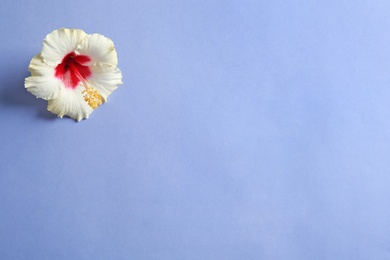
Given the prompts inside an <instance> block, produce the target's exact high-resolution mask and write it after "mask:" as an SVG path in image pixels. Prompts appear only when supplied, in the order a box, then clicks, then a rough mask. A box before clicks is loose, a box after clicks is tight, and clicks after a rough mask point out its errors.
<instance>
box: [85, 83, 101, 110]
mask: <svg viewBox="0 0 390 260" xmlns="http://www.w3.org/2000/svg"><path fill="white" fill-rule="evenodd" d="M84 86H85V89H84V91H83V92H82V93H83V96H84V100H85V102H87V103H88V105H89V106H90V107H91V108H92V109H96V108H98V107H99V106H100V105H101V104H102V103H103V98H102V96H101V95H100V94H99V92H98V91H97V90H96V89H94V88H93V87H89V86H88V85H87V84H84Z"/></svg>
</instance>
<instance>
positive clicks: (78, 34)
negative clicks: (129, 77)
mask: <svg viewBox="0 0 390 260" xmlns="http://www.w3.org/2000/svg"><path fill="white" fill-rule="evenodd" d="M117 64H118V58H117V54H116V51H115V48H114V43H113V42H112V41H111V40H110V39H108V38H106V37H104V36H103V35H101V34H86V33H85V32H84V31H82V30H78V29H65V28H62V29H59V30H55V31H53V32H51V33H49V34H48V35H47V36H46V38H45V39H44V41H43V46H42V51H41V52H40V53H38V54H37V55H36V56H35V57H34V58H32V60H31V62H30V65H29V67H28V70H29V71H30V72H31V76H30V77H28V78H26V80H25V84H24V85H25V87H26V89H27V90H28V91H29V92H31V93H32V94H33V95H35V96H36V97H39V98H43V99H46V100H48V101H49V105H48V107H47V109H48V110H49V111H50V112H52V113H54V114H57V115H58V116H59V117H63V116H64V115H66V116H69V117H71V118H73V119H75V120H77V121H80V120H81V119H83V118H88V116H89V115H90V114H91V113H92V111H93V110H94V109H96V108H97V107H98V106H99V105H101V104H102V103H103V102H106V101H107V97H108V96H109V95H110V94H111V93H112V92H113V91H114V90H115V89H116V88H117V85H118V84H122V73H121V71H120V70H119V69H118V68H117Z"/></svg>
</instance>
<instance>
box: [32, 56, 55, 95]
mask: <svg viewBox="0 0 390 260" xmlns="http://www.w3.org/2000/svg"><path fill="white" fill-rule="evenodd" d="M28 70H29V71H30V72H31V76H30V77H28V78H26V79H25V81H24V86H25V88H26V89H27V90H28V91H29V92H31V93H32V94H33V95H34V96H36V97H39V98H43V99H46V100H48V99H53V98H56V97H57V96H58V92H59V90H60V87H61V83H60V81H59V80H58V79H56V78H55V77H54V68H53V67H51V66H49V65H47V64H45V63H44V62H43V61H42V57H41V55H40V54H37V55H36V56H35V57H34V58H32V60H31V62H30V65H29V67H28Z"/></svg>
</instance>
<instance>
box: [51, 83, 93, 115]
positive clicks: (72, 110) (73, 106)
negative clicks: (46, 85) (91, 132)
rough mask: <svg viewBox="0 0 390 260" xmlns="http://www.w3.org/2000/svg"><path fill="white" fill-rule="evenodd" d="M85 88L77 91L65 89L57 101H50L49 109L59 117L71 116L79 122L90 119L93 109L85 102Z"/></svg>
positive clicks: (80, 86) (82, 87)
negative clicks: (83, 92)
mask: <svg viewBox="0 0 390 260" xmlns="http://www.w3.org/2000/svg"><path fill="white" fill-rule="evenodd" d="M84 89H85V88H84V86H82V85H79V86H78V87H77V88H76V89H70V88H63V89H61V91H60V92H59V95H58V97H57V98H56V99H52V100H49V105H48V107H47V109H48V110H49V111H50V112H52V113H54V114H57V115H58V116H59V117H63V116H69V117H71V118H73V119H75V120H77V121H80V120H81V119H83V118H88V117H89V115H90V114H91V113H92V111H93V109H92V108H91V107H90V106H89V105H88V104H87V102H85V101H84V97H83V94H82V93H81V92H82V91H83V90H84Z"/></svg>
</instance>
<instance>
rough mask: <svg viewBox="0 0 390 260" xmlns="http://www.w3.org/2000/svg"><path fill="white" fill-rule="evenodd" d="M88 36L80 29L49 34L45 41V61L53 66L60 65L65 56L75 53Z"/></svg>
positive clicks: (43, 53) (61, 30)
mask: <svg viewBox="0 0 390 260" xmlns="http://www.w3.org/2000/svg"><path fill="white" fill-rule="evenodd" d="M86 36H87V34H86V33H85V32H84V31H83V30H79V29H65V28H62V29H59V30H55V31H53V32H51V33H49V34H48V35H47V36H46V38H45V39H44V40H43V46H42V58H43V61H44V62H46V63H48V64H50V65H52V66H56V65H58V64H59V63H60V62H61V61H62V59H63V58H64V56H65V55H66V54H68V53H70V52H72V51H75V50H76V48H77V45H79V44H80V43H81V42H82V41H83V40H84V38H85V37H86Z"/></svg>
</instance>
